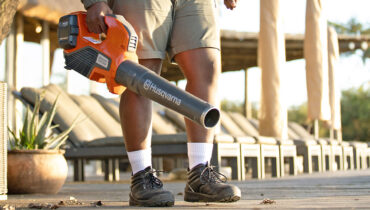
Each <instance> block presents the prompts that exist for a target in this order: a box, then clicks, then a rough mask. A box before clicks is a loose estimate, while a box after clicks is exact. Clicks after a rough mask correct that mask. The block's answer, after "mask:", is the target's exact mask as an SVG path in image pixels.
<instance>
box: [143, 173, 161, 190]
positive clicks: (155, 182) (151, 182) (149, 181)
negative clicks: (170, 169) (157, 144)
mask: <svg viewBox="0 0 370 210" xmlns="http://www.w3.org/2000/svg"><path fill="white" fill-rule="evenodd" d="M158 172H164V171H157V170H153V169H151V170H150V171H147V172H146V173H145V180H146V182H145V184H146V186H148V187H150V188H162V187H163V183H162V181H161V180H160V179H158V177H157V176H156V173H158Z"/></svg>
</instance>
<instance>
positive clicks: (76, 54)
mask: <svg viewBox="0 0 370 210" xmlns="http://www.w3.org/2000/svg"><path fill="white" fill-rule="evenodd" d="M85 19H86V13H85V12H75V13H71V14H69V15H66V16H63V17H61V18H60V20H59V24H58V42H59V45H60V46H61V47H62V48H63V49H64V58H65V64H66V67H65V68H66V69H69V70H71V69H73V70H75V71H76V72H78V73H80V74H81V75H83V76H85V77H87V78H89V79H90V80H94V81H96V82H101V83H106V84H107V87H108V90H109V91H110V92H111V93H114V94H122V93H123V91H125V89H126V88H128V89H129V90H131V91H133V92H135V93H137V94H139V95H142V96H144V97H147V98H149V99H151V100H153V101H155V102H157V103H159V104H162V105H163V106H166V107H168V108H170V109H172V110H174V111H176V112H178V113H180V114H182V115H184V116H185V117H187V118H189V119H191V120H193V121H194V122H196V123H198V124H200V125H202V126H203V127H205V128H211V127H214V126H215V125H216V124H217V122H218V120H219V118H220V112H219V110H218V109H217V108H215V107H213V106H212V105H210V104H208V103H207V102H205V101H203V100H201V99H199V98H197V97H195V96H193V95H191V94H189V93H187V92H185V91H183V90H181V89H179V88H177V87H176V86H175V85H173V84H171V83H170V82H168V81H167V80H166V79H164V78H162V77H160V76H158V75H157V74H155V73H154V72H153V71H151V70H149V69H148V68H146V67H144V66H142V65H140V64H138V58H137V55H136V47H137V42H138V36H137V35H136V33H135V30H134V28H133V27H132V26H131V25H130V23H128V22H127V21H126V20H125V19H124V18H123V17H122V16H120V15H107V16H105V17H104V21H105V24H106V25H107V27H108V30H107V34H106V38H105V39H104V40H103V39H102V38H101V35H100V34H95V33H90V32H89V31H88V29H87V25H86V21H85Z"/></svg>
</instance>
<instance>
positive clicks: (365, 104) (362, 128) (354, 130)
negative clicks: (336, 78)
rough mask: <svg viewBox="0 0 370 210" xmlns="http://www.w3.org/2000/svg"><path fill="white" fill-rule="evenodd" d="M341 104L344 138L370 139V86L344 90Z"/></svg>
mask: <svg viewBox="0 0 370 210" xmlns="http://www.w3.org/2000/svg"><path fill="white" fill-rule="evenodd" d="M341 106H342V108H341V114H342V133H343V139H345V140H361V141H370V88H369V87H365V86H361V87H359V88H357V89H356V88H352V89H349V90H345V91H343V92H342V100H341Z"/></svg>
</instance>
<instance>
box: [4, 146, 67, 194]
mask: <svg viewBox="0 0 370 210" xmlns="http://www.w3.org/2000/svg"><path fill="white" fill-rule="evenodd" d="M63 154H64V151H63V150H12V151H9V152H8V191H9V194H26V193H45V194H55V193H58V192H59V190H60V188H61V187H62V186H63V184H64V182H65V180H66V178H67V172H68V166H67V161H66V159H65V158H64V156H63Z"/></svg>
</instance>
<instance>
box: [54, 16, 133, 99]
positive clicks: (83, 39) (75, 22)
mask: <svg viewBox="0 0 370 210" xmlns="http://www.w3.org/2000/svg"><path fill="white" fill-rule="evenodd" d="M85 20H86V12H75V13H71V14H70V15H66V16H63V17H62V18H61V19H60V21H59V26H58V40H59V44H60V46H61V47H62V48H63V49H64V57H65V59H66V64H67V65H66V68H67V69H73V70H75V71H77V72H79V73H80V74H82V75H83V76H85V77H87V78H89V79H90V80H94V81H96V82H100V83H107V86H108V89H109V91H110V92H111V93H114V94H121V93H122V92H123V91H124V90H125V89H126V88H125V87H124V86H123V85H121V84H118V83H117V82H116V81H115V79H114V78H115V75H116V71H117V68H118V66H119V64H121V63H122V62H123V61H124V60H131V61H134V62H136V63H137V62H138V58H137V55H136V47H137V41H138V37H137V35H136V33H135V30H134V28H133V27H132V26H131V25H130V23H128V22H127V21H126V20H125V19H124V18H123V17H122V16H120V15H108V16H105V17H104V21H105V24H106V25H107V27H108V30H107V34H106V37H105V40H102V39H101V35H100V34H95V33H90V32H89V31H88V29H87V26H86V23H85Z"/></svg>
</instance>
